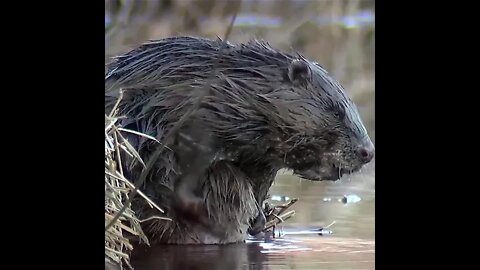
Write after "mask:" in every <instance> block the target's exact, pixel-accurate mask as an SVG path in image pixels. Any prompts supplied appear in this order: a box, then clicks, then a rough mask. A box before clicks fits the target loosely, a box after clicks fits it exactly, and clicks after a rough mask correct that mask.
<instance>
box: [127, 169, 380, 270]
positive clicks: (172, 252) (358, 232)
mask: <svg viewBox="0 0 480 270" xmlns="http://www.w3.org/2000/svg"><path fill="white" fill-rule="evenodd" d="M374 166H375V163H374V162H373V163H372V164H370V165H369V166H368V167H367V168H365V169H364V170H363V172H362V173H360V174H356V175H352V176H346V177H345V178H344V179H342V180H340V181H339V182H336V183H332V182H309V181H305V180H299V179H298V178H296V177H293V176H288V175H282V176H279V177H278V179H277V181H276V183H275V185H274V186H273V188H272V190H271V192H272V195H273V194H274V196H272V199H275V200H274V202H273V203H278V200H283V199H286V200H288V198H289V197H290V198H299V201H298V202H297V203H296V204H295V205H293V206H292V208H293V209H295V211H296V215H295V216H294V217H292V218H291V219H289V220H288V221H287V222H286V223H285V224H284V225H283V227H284V228H282V230H283V231H284V232H285V235H284V236H283V237H281V238H276V239H273V240H270V241H265V240H264V239H252V240H249V241H247V243H244V244H235V245H224V246H217V245H203V246H181V245H178V246H175V245H170V246H166V245H158V246H153V247H151V248H146V247H138V248H136V249H135V250H134V251H135V252H134V254H133V255H132V264H133V266H134V267H135V269H136V270H147V269H155V270H156V269H165V270H184V269H185V270H189V269H192V270H194V269H202V270H203V269H212V270H220V269H222V270H236V269H269V270H270V269H272V270H274V269H275V270H277V269H278V270H282V269H305V270H308V269H337V270H339V269H352V270H355V269H375V168H374ZM352 194H355V196H356V197H355V196H352ZM345 195H347V196H345ZM348 196H350V197H348ZM345 197H347V198H349V199H350V200H354V201H355V203H346V204H345V202H344V201H342V198H345ZM357 197H358V198H357ZM279 198H280V199H279ZM324 198H335V199H332V200H330V201H324ZM337 198H340V199H339V200H337ZM332 221H335V223H334V224H333V225H332V226H331V227H330V228H329V229H331V230H332V231H333V233H332V234H331V235H324V236H318V235H314V234H303V235H302V234H299V233H300V232H304V231H305V230H311V229H312V228H319V227H323V226H326V225H328V224H331V223H332ZM279 229H280V228H279Z"/></svg>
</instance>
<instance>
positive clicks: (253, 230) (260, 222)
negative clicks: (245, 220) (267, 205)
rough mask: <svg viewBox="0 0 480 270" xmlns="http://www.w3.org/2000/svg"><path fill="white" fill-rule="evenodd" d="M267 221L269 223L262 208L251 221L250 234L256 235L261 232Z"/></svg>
mask: <svg viewBox="0 0 480 270" xmlns="http://www.w3.org/2000/svg"><path fill="white" fill-rule="evenodd" d="M265 223H267V219H266V218H265V214H264V213H263V211H262V209H260V211H259V213H258V215H257V217H256V218H255V219H254V220H252V222H251V223H250V227H249V228H248V234H250V235H251V236H255V235H257V234H259V233H261V232H262V231H263V229H264V228H265Z"/></svg>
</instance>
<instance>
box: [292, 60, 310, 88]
mask: <svg viewBox="0 0 480 270" xmlns="http://www.w3.org/2000/svg"><path fill="white" fill-rule="evenodd" d="M311 76H312V71H311V70H310V67H309V66H308V63H307V62H305V61H303V60H293V61H292V63H290V66H289V67H288V78H289V79H290V81H291V82H292V83H303V82H305V81H309V80H310V79H311Z"/></svg>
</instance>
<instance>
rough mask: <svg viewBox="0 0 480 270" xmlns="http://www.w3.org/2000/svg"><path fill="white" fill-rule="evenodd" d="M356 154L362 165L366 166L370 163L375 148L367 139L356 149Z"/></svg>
mask: <svg viewBox="0 0 480 270" xmlns="http://www.w3.org/2000/svg"><path fill="white" fill-rule="evenodd" d="M356 153H357V155H358V157H359V158H360V161H361V162H362V164H367V163H369V162H370V161H372V159H373V157H374V155H375V146H374V145H373V143H372V141H371V140H369V139H367V140H365V141H364V142H363V143H362V144H361V145H360V146H359V147H358V149H357V152H356Z"/></svg>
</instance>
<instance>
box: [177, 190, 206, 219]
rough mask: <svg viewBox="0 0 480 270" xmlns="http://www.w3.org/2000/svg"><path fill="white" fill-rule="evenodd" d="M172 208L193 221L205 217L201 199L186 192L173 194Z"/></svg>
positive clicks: (203, 203)
mask: <svg viewBox="0 0 480 270" xmlns="http://www.w3.org/2000/svg"><path fill="white" fill-rule="evenodd" d="M173 207H174V208H175V209H176V210H177V211H180V212H182V213H183V214H184V215H187V216H188V217H190V218H193V219H199V218H200V217H202V216H205V212H206V207H205V202H204V201H203V199H202V198H200V197H198V196H196V195H195V194H193V193H191V192H188V191H186V190H176V192H174V200H173Z"/></svg>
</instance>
